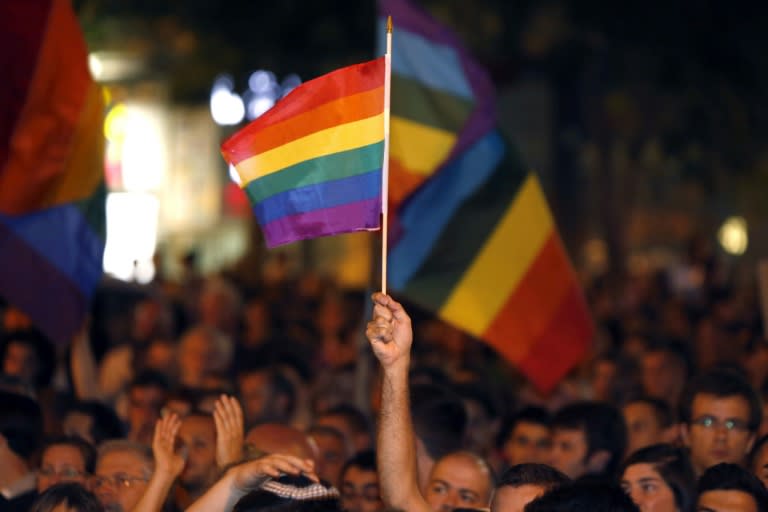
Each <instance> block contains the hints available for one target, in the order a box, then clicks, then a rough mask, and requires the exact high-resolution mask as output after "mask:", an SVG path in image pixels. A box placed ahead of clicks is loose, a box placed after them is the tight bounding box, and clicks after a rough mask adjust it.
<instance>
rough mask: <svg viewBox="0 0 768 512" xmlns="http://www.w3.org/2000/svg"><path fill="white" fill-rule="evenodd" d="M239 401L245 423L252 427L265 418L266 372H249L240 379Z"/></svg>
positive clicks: (266, 402) (266, 406)
mask: <svg viewBox="0 0 768 512" xmlns="http://www.w3.org/2000/svg"><path fill="white" fill-rule="evenodd" d="M239 384H240V401H241V403H242V404H243V415H244V416H245V423H246V424H247V425H253V424H254V423H258V422H259V421H262V420H264V419H265V418H266V414H267V408H268V405H269V394H270V389H269V378H268V375H267V373H266V372H250V373H247V374H244V375H243V376H241V377H240V380H239Z"/></svg>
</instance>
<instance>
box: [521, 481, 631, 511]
mask: <svg viewBox="0 0 768 512" xmlns="http://www.w3.org/2000/svg"><path fill="white" fill-rule="evenodd" d="M523 510H524V511H525V512H584V511H587V510H588V511H589V512H640V509H639V508H637V505H635V504H634V503H632V500H631V499H630V498H629V496H627V495H626V494H625V493H624V491H622V490H621V487H619V486H618V485H614V484H609V485H607V484H605V483H595V482H577V483H573V484H570V485H563V486H560V487H557V488H555V489H552V490H551V491H549V492H546V493H544V494H543V495H541V496H540V497H538V498H536V499H535V500H533V501H532V502H530V503H529V504H528V505H526V506H525V508H524V509H523Z"/></svg>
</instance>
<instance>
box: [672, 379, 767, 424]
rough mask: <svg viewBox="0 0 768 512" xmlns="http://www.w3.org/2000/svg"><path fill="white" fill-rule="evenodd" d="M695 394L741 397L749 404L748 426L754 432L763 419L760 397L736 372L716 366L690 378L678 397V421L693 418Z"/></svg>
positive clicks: (686, 421)
mask: <svg viewBox="0 0 768 512" xmlns="http://www.w3.org/2000/svg"><path fill="white" fill-rule="evenodd" d="M697 395H714V396H716V397H717V398H729V397H741V398H743V399H744V400H746V402H747V404H748V405H749V423H748V425H747V426H748V428H749V430H750V431H751V432H756V431H757V429H758V427H760V422H761V421H762V419H763V406H762V404H761V402H760V397H759V396H758V394H757V392H756V391H755V390H754V388H752V386H751V385H750V384H749V382H748V381H747V380H746V379H745V378H744V377H743V376H742V375H741V374H739V373H738V372H735V371H733V370H729V369H723V368H718V369H715V370H711V371H708V372H706V373H702V374H701V375H699V376H697V377H695V378H694V379H693V380H691V381H690V382H689V384H688V386H687V387H686V388H685V391H684V392H683V396H682V398H681V399H680V421H682V422H683V423H686V424H688V425H690V423H691V421H692V420H693V418H692V417H691V415H692V414H693V412H692V409H693V401H694V399H695V398H696V396H697Z"/></svg>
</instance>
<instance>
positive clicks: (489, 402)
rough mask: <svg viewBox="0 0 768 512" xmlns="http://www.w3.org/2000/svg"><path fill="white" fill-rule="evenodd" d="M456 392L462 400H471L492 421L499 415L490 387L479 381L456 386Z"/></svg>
mask: <svg viewBox="0 0 768 512" xmlns="http://www.w3.org/2000/svg"><path fill="white" fill-rule="evenodd" d="M455 389H456V392H457V393H458V394H459V396H460V397H461V398H462V399H464V400H471V401H474V402H477V403H478V404H480V406H481V407H482V408H483V410H484V411H485V415H486V416H488V417H489V418H491V419H493V418H495V417H496V416H498V415H499V405H498V404H497V403H496V400H495V399H494V396H493V393H492V392H491V389H490V386H489V385H488V384H487V383H484V382H481V381H479V380H473V381H470V382H465V383H461V384H458V385H456V387H455Z"/></svg>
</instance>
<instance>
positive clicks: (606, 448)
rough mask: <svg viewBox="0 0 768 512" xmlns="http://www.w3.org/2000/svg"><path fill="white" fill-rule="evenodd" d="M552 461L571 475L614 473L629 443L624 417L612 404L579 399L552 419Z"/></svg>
mask: <svg viewBox="0 0 768 512" xmlns="http://www.w3.org/2000/svg"><path fill="white" fill-rule="evenodd" d="M552 432H553V434H552V452H551V455H550V463H551V465H552V466H554V467H555V468H557V469H559V470H560V471H562V472H563V473H565V474H566V475H568V477H569V478H574V479H575V478H579V477H581V476H584V475H589V474H601V473H605V474H608V473H613V472H615V471H616V468H617V467H618V465H619V462H621V459H622V457H623V456H624V452H625V450H626V446H627V428H626V426H625V425H624V418H623V417H622V416H621V413H619V411H618V409H616V408H615V407H613V406H612V405H608V404H605V403H600V402H578V403H575V404H571V405H567V406H565V407H563V408H562V409H560V410H559V411H558V412H557V414H555V417H554V418H553V419H552Z"/></svg>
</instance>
